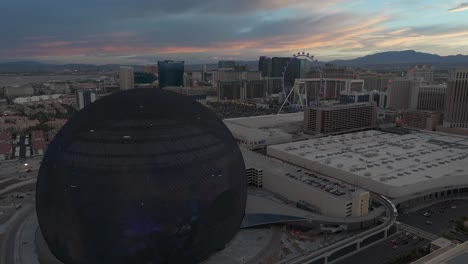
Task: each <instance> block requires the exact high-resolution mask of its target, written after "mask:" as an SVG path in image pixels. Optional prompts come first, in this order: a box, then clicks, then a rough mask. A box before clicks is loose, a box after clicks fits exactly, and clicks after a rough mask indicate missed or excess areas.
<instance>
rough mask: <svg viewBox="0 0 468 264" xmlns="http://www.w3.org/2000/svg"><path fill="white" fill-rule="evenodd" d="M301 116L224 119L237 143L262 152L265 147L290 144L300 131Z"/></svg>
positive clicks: (295, 114)
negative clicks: (294, 135)
mask: <svg viewBox="0 0 468 264" xmlns="http://www.w3.org/2000/svg"><path fill="white" fill-rule="evenodd" d="M302 123H303V114H302V113H293V114H281V115H266V116H253V117H240V118H231V119H225V120H224V124H225V125H226V126H227V127H228V129H229V130H230V131H231V133H232V135H233V136H234V138H236V140H237V142H238V143H239V144H240V145H241V146H243V147H245V148H248V149H251V150H256V151H264V150H265V149H266V146H269V145H274V144H281V143H287V142H291V141H292V140H293V134H296V133H298V132H300V131H301V130H302Z"/></svg>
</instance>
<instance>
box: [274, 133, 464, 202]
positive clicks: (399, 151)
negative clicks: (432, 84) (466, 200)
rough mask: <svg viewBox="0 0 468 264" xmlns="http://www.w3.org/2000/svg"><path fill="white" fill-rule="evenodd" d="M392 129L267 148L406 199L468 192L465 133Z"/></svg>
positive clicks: (297, 162)
mask: <svg viewBox="0 0 468 264" xmlns="http://www.w3.org/2000/svg"><path fill="white" fill-rule="evenodd" d="M395 130H396V131H395V133H393V132H392V133H389V132H383V131H376V130H370V131H363V132H356V133H350V134H343V135H338V136H330V137H326V138H317V139H311V140H306V141H300V142H292V143H287V144H282V145H275V146H268V148H267V154H268V155H269V156H272V157H275V158H277V159H280V160H283V161H285V162H288V163H292V164H295V165H297V166H300V167H303V168H306V169H309V170H311V171H315V172H317V173H321V174H323V175H326V176H329V177H333V178H335V179H338V180H341V181H345V182H347V183H349V184H352V185H356V186H358V187H361V188H363V189H367V190H370V191H372V192H375V193H379V194H382V195H385V196H387V197H390V198H396V199H399V200H401V201H405V203H408V204H411V203H417V202H424V201H429V200H432V199H436V198H440V197H442V198H444V197H453V196H455V197H456V196H461V195H468V177H467V175H468V165H467V164H468V163H467V161H468V138H467V137H462V136H454V135H449V134H443V133H435V132H429V131H427V132H426V131H414V130H408V129H399V130H398V129H395ZM389 131H390V130H389ZM399 132H401V133H399ZM401 206H406V204H401Z"/></svg>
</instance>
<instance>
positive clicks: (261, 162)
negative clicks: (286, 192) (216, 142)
mask: <svg viewBox="0 0 468 264" xmlns="http://www.w3.org/2000/svg"><path fill="white" fill-rule="evenodd" d="M241 152H242V156H243V158H244V161H245V165H246V168H251V167H252V168H261V169H263V171H264V174H271V175H275V176H277V177H283V178H285V179H288V180H290V181H293V182H297V183H299V184H304V185H306V186H308V187H309V188H311V189H314V190H315V191H318V192H323V194H326V195H330V196H331V197H333V198H336V199H343V200H346V201H348V200H350V199H352V198H353V196H356V195H360V194H362V193H364V192H366V191H364V190H363V189H360V188H357V187H355V186H351V185H349V184H347V183H344V182H342V181H339V180H336V179H333V178H331V177H327V176H324V175H321V174H318V173H313V172H312V171H309V170H306V169H300V168H299V167H296V166H293V165H291V164H288V163H284V162H281V161H280V160H277V159H274V158H270V157H268V156H264V155H260V154H258V153H255V152H252V151H249V150H245V149H243V148H241ZM264 177H266V176H264Z"/></svg>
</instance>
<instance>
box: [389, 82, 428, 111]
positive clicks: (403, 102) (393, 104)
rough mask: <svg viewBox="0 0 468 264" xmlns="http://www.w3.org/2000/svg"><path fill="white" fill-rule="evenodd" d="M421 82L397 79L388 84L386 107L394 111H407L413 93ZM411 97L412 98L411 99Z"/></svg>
mask: <svg viewBox="0 0 468 264" xmlns="http://www.w3.org/2000/svg"><path fill="white" fill-rule="evenodd" d="M421 85H422V83H421V81H413V80H409V79H407V78H399V79H395V80H392V81H391V82H389V83H388V89H387V93H388V107H389V108H390V109H394V110H408V109H410V108H411V105H412V98H415V97H414V96H413V91H415V90H417V89H418V86H421ZM412 96H413V97H412Z"/></svg>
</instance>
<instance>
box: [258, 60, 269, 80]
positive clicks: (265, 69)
mask: <svg viewBox="0 0 468 264" xmlns="http://www.w3.org/2000/svg"><path fill="white" fill-rule="evenodd" d="M258 71H259V72H261V73H262V77H271V58H268V57H265V56H261V57H260V59H259V60H258Z"/></svg>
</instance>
